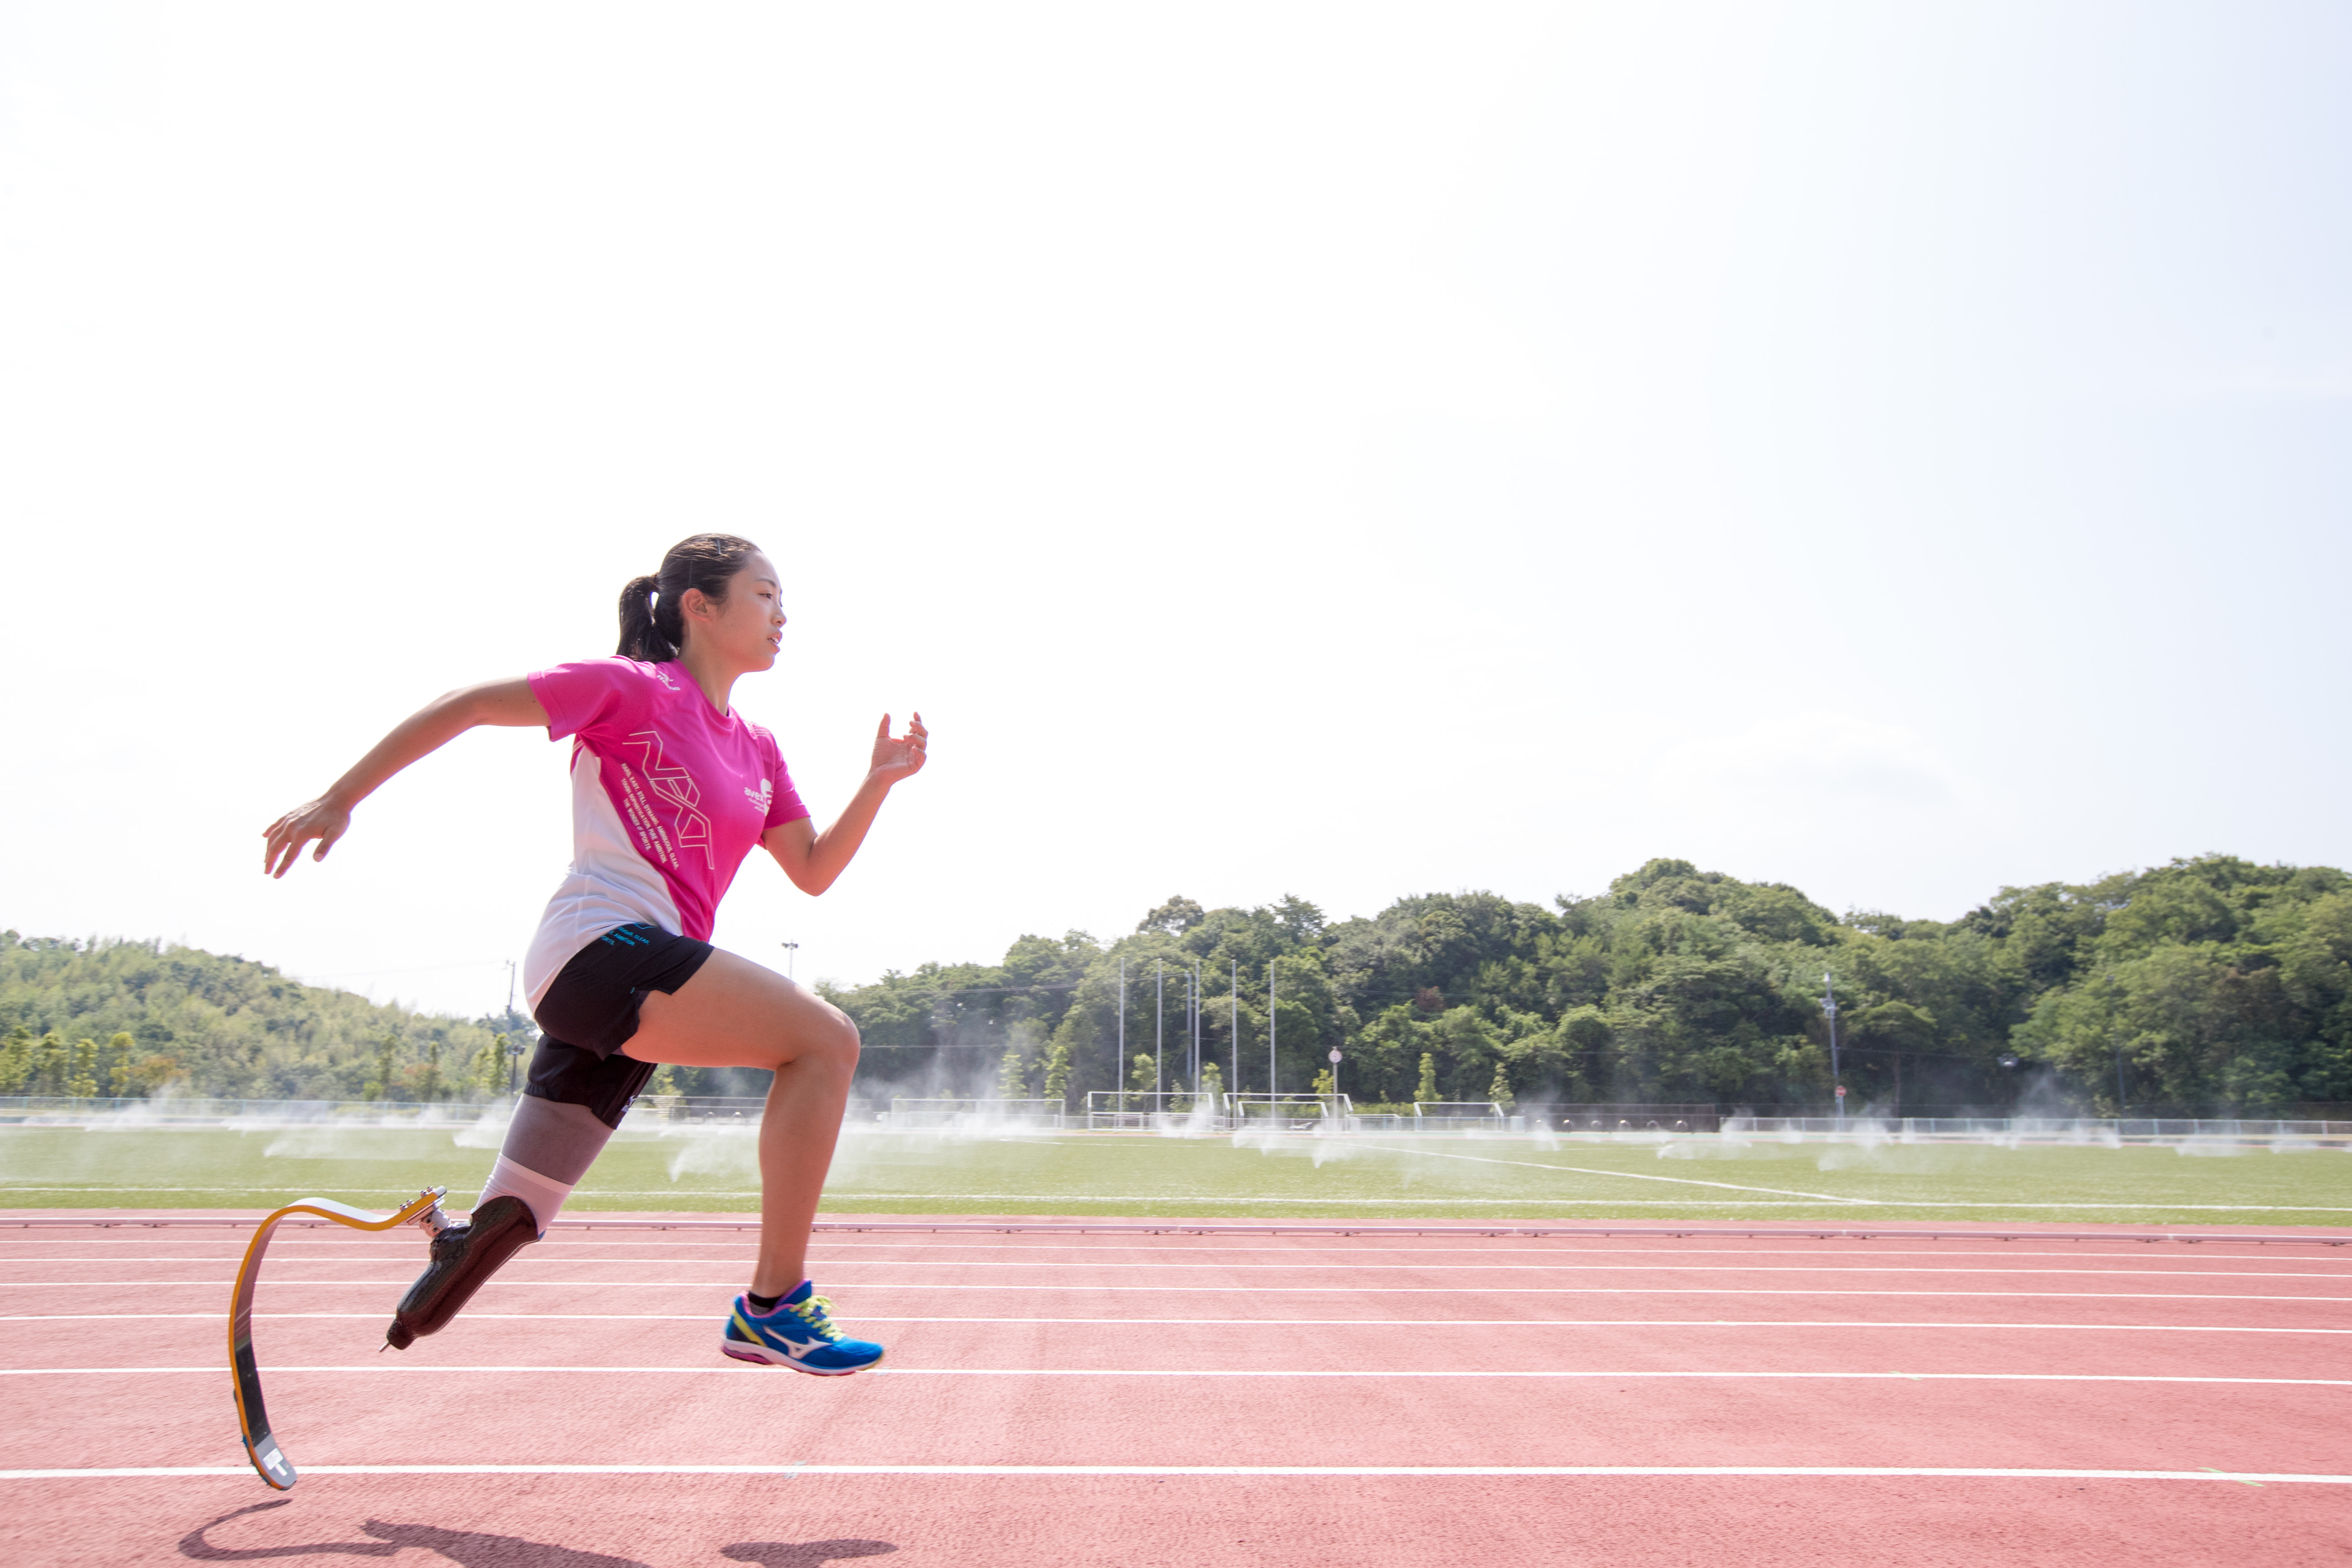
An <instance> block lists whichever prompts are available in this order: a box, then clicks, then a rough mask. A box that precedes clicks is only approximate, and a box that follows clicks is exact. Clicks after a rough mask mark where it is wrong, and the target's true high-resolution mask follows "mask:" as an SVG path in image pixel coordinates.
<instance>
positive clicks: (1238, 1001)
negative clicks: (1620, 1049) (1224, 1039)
mask: <svg viewBox="0 0 2352 1568" xmlns="http://www.w3.org/2000/svg"><path fill="white" fill-rule="evenodd" d="M1232 963H1233V966H1234V1001H1233V1008H1234V1010H1233V1011H1232V1012H1231V1013H1229V1014H1227V1015H1226V1016H1225V1022H1227V1023H1228V1024H1231V1025H1232V1026H1233V1037H1234V1039H1233V1047H1234V1082H1233V1088H1232V1089H1231V1090H1230V1092H1232V1093H1234V1094H1239V1093H1240V1092H1241V1091H1242V961H1241V960H1240V959H1238V958H1236V959H1234V960H1232Z"/></svg>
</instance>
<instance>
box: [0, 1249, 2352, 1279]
mask: <svg viewBox="0 0 2352 1568" xmlns="http://www.w3.org/2000/svg"><path fill="white" fill-rule="evenodd" d="M240 1256H242V1255H240ZM739 1256H740V1255H739ZM133 1261H143V1262H144V1263H146V1264H147V1265H148V1266H149V1267H151V1268H152V1267H154V1266H156V1265H159V1264H164V1263H185V1264H188V1265H189V1266H191V1267H194V1265H196V1264H199V1263H203V1264H213V1263H234V1262H236V1258H147V1259H131V1258H25V1259H22V1260H21V1261H20V1260H17V1259H14V1258H0V1268H9V1267H16V1268H47V1266H49V1265H51V1264H61V1263H105V1264H121V1263H128V1262H133ZM292 1261H293V1262H295V1263H297V1264H300V1263H318V1264H320V1265H322V1266H327V1265H331V1264H335V1263H339V1262H341V1261H343V1260H342V1259H335V1258H295V1259H292ZM679 1261H681V1260H680V1259H677V1258H566V1257H563V1256H562V1255H561V1254H554V1255H551V1256H545V1257H539V1258H533V1257H531V1256H530V1254H529V1253H525V1254H524V1255H523V1256H522V1257H520V1258H516V1259H515V1260H514V1261H513V1262H512V1263H510V1264H509V1265H507V1267H508V1268H574V1267H579V1268H586V1267H591V1266H595V1267H606V1266H615V1265H617V1266H620V1267H624V1268H627V1267H636V1268H653V1267H658V1266H661V1265H664V1264H675V1263H677V1262H679ZM683 1261H688V1262H717V1261H719V1259H716V1258H710V1259H685V1260H683ZM817 1261H818V1262H824V1261H826V1260H825V1259H823V1258H819V1259H817ZM831 1261H832V1263H833V1265H834V1267H835V1268H842V1269H850V1268H1019V1269H1024V1270H1026V1271H1028V1272H1031V1273H1040V1272H1043V1271H1045V1270H1046V1269H1101V1270H1108V1269H1114V1268H1118V1269H1127V1270H1130V1271H1132V1270H1136V1269H1156V1268H1189V1269H1194V1270H1200V1269H1222V1270H1224V1271H1225V1272H1228V1273H1236V1274H1237V1273H1242V1272H1244V1271H1247V1270H1253V1269H1255V1270H1265V1271H1268V1272H1277V1273H1284V1274H1395V1273H1399V1272H1402V1270H1405V1269H1411V1270H1412V1271H1413V1272H1414V1273H1416V1274H1930V1275H1935V1276H1937V1277H1938V1278H1950V1279H1969V1278H1971V1277H1973V1276H1977V1275H1984V1274H1990V1275H1996V1276H2008V1275H2013V1274H2019V1275H2021V1274H2032V1275H2068V1276H2074V1275H2081V1276H2085V1277H2088V1278H2090V1279H2315V1280H2318V1281H2320V1282H2321V1283H2323V1284H2337V1283H2347V1282H2352V1281H2347V1280H2346V1279H2342V1278H2341V1277H2332V1276H2328V1275H2324V1274H2294V1273H2288V1272H2285V1271H2283V1270H2280V1269H2273V1268H2138V1269H2128V1270H2126V1269H2122V1268H1968V1267H1962V1268H1921V1267H1916V1266H1912V1265H1904V1264H1886V1263H1818V1264H1794V1263H1759V1264H1753V1265H1749V1264H1738V1263H1696V1264H1678V1263H1656V1264H1641V1263H1574V1262H1563V1263H1404V1264H1393V1263H1392V1264H1379V1263H1314V1262H1305V1261H1301V1262H1297V1263H1219V1262H1203V1263H1156V1262H1155V1263H1079V1262H1058V1261H1057V1262H1042V1263H1040V1262H1028V1261H1024V1260H1021V1259H1015V1258H1005V1259H996V1258H835V1259H832V1260H831ZM281 1272H282V1271H281ZM279 1277H280V1275H279V1274H273V1275H272V1276H271V1278H272V1279H277V1278H279ZM296 1282H297V1283H299V1280H298V1281H296ZM5 1283H9V1281H5V1280H0V1284H5ZM90 1283H91V1284H94V1285H96V1284H106V1283H109V1281H107V1280H104V1279H92V1280H91V1281H90ZM139 1283H140V1284H142V1285H177V1284H184V1283H187V1281H184V1280H177V1279H141V1280H140V1281H139ZM541 1283H545V1281H541ZM583 1283H585V1281H583ZM616 1283H627V1281H616ZM847 1283H850V1284H856V1283H858V1281H856V1280H850V1281H847Z"/></svg>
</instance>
